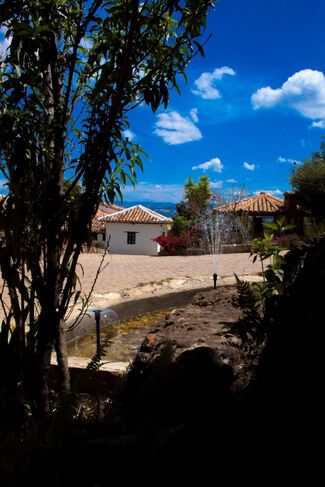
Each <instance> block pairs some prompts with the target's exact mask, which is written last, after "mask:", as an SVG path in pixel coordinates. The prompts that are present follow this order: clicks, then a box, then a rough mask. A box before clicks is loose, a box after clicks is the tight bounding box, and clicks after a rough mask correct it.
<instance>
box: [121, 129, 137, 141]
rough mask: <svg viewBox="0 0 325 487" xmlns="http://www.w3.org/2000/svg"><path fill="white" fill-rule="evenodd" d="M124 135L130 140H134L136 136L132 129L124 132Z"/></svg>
mask: <svg viewBox="0 0 325 487" xmlns="http://www.w3.org/2000/svg"><path fill="white" fill-rule="evenodd" d="M123 135H124V137H125V138H127V139H129V140H133V139H134V137H135V134H134V133H133V132H132V131H131V130H130V129H126V130H124V132H123Z"/></svg>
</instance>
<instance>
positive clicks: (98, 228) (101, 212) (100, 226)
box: [91, 201, 124, 233]
mask: <svg viewBox="0 0 325 487" xmlns="http://www.w3.org/2000/svg"><path fill="white" fill-rule="evenodd" d="M120 210H124V208H123V206H118V205H110V204H109V203H106V202H105V201H101V202H100V204H99V208H98V210H97V212H96V215H95V217H94V218H93V221H92V222H91V231H92V232H93V233H102V232H105V228H106V223H105V222H103V221H100V220H99V218H102V217H103V216H107V215H111V214H112V213H115V212H116V211H120Z"/></svg>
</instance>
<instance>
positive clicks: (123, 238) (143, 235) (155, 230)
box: [106, 223, 168, 255]
mask: <svg viewBox="0 0 325 487" xmlns="http://www.w3.org/2000/svg"><path fill="white" fill-rule="evenodd" d="M167 229H168V226H167V225H164V224H159V223H157V224H156V223H150V224H149V223H108V224H107V226H106V240H108V239H109V242H110V243H109V249H110V251H111V252H112V253H115V254H133V255H157V253H158V252H159V245H158V244H157V243H156V242H153V240H152V239H153V238H155V237H158V236H159V235H161V234H162V233H163V232H164V231H165V232H167ZM127 232H136V242H135V244H128V243H127Z"/></svg>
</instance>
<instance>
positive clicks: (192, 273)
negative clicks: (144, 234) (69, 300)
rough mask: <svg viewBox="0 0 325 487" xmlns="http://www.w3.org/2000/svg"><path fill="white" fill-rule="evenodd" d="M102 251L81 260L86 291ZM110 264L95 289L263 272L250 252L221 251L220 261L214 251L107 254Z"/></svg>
mask: <svg viewBox="0 0 325 487" xmlns="http://www.w3.org/2000/svg"><path fill="white" fill-rule="evenodd" d="M101 258H102V255H101V254H82V255H81V256H80V259H79V263H80V265H81V266H82V268H83V277H82V276H81V270H80V272H79V275H80V279H81V283H82V288H83V291H84V292H87V291H89V289H90V288H91V285H92V283H93V280H94V277H95V275H96V271H97V268H98V265H99V263H100V260H101ZM105 262H106V263H107V264H108V265H107V267H106V268H105V269H104V271H103V272H102V273H101V274H100V275H99V277H98V280H97V283H96V286H95V289H94V291H95V292H96V293H105V294H106V293H109V292H115V291H120V290H122V289H129V288H133V287H136V286H138V285H140V284H146V283H151V282H159V281H162V280H164V279H176V278H182V277H187V278H194V279H195V278H196V277H202V276H212V274H213V273H214V272H217V273H218V275H219V276H221V277H225V276H233V275H234V273H236V274H238V275H251V274H256V273H258V272H260V270H261V269H260V265H259V263H258V262H256V263H255V264H253V262H252V259H251V258H249V254H248V253H240V254H221V255H219V256H218V257H217V263H215V262H213V257H212V256H211V255H199V256H173V257H168V256H166V257H156V256H155V257H151V256H147V255H117V254H114V255H107V256H106V257H105Z"/></svg>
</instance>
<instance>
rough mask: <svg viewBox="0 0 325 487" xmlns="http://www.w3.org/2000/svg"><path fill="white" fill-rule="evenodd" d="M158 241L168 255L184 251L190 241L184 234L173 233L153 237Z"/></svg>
mask: <svg viewBox="0 0 325 487" xmlns="http://www.w3.org/2000/svg"><path fill="white" fill-rule="evenodd" d="M152 240H153V241H154V242H157V243H158V244H159V245H160V247H161V248H162V249H163V251H164V253H166V254H167V255H175V254H177V253H182V252H184V251H185V250H186V249H187V247H188V242H187V239H186V237H185V235H184V234H182V235H179V236H176V235H173V234H172V233H169V234H168V235H159V237H156V238H153V239H152Z"/></svg>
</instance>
